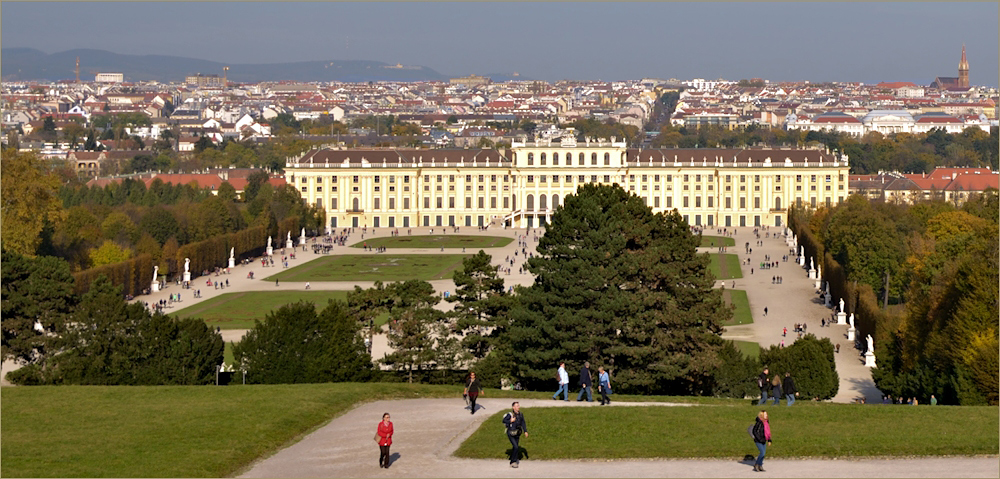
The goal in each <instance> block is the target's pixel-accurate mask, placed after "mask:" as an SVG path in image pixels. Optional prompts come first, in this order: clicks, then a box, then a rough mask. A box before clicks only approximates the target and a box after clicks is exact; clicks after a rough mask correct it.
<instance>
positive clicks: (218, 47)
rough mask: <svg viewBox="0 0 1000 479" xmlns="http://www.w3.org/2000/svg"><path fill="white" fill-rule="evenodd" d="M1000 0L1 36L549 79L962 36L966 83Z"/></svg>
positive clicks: (761, 72)
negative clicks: (369, 62)
mask: <svg viewBox="0 0 1000 479" xmlns="http://www.w3.org/2000/svg"><path fill="white" fill-rule="evenodd" d="M193 5H197V8H196V9H192V8H191V7H192V6H193ZM237 7H238V8H237ZM998 12H1000V7H998V5H997V4H995V3H971V2H970V3H947V4H946V3H864V2H861V3H810V4H795V3H717V4H704V3H698V4H693V3H573V2H565V3H425V2H404V3H284V4H278V3H272V2H260V3H240V2H232V3H208V4H192V3H182V2H159V3H98V2H94V3H91V2H72V3H21V2H4V4H3V7H2V13H3V16H2V29H0V32H2V43H3V46H4V47H27V48H35V49H38V50H41V51H44V52H46V53H56V52H61V51H66V50H71V49H76V48H94V49H102V50H108V51H111V52H115V53H121V54H130V55H147V54H156V55H172V56H182V57H191V58H199V59H205V60H212V61H219V62H227V63H282V62H294V61H314V60H317V61H326V60H331V61H332V60H372V61H381V62H386V63H390V64H395V63H401V64H403V65H420V66H426V67H429V68H432V69H434V70H436V71H438V72H440V73H442V74H444V75H450V76H464V75H469V74H478V75H488V74H498V73H506V74H511V73H514V72H517V73H519V74H520V75H521V76H523V77H527V78H533V79H540V80H546V81H558V80H564V79H570V80H604V81H613V80H627V79H639V78H645V77H652V78H664V79H666V78H678V79H691V78H705V79H716V78H725V79H727V80H739V79H743V78H764V79H769V80H771V81H811V82H825V81H841V82H865V83H878V82H880V81H886V82H894V81H909V82H914V83H916V84H918V85H927V84H929V83H930V82H932V81H933V80H934V78H935V77H937V76H955V75H956V72H957V69H958V60H959V58H960V54H961V48H962V46H963V45H965V47H966V50H967V52H968V57H969V64H970V75H969V76H970V82H971V84H973V85H983V86H993V87H995V86H997V84H998V80H997V72H998V70H1000V66H998V58H1000V53H998V47H997V37H998V24H997V16H998ZM608 18H614V19H615V20H613V21H609V20H608ZM151 22H152V23H155V25H156V28H155V29H153V28H151ZM39 25H45V27H46V28H38V26H39ZM102 25H108V26H109V28H103V27H102ZM81 26H85V28H81ZM152 31H155V32H156V33H155V34H150V33H149V32H152ZM122 39H127V41H124V42H123V41H122Z"/></svg>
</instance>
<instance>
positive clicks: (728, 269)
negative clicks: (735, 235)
mask: <svg viewBox="0 0 1000 479" xmlns="http://www.w3.org/2000/svg"><path fill="white" fill-rule="evenodd" d="M707 254H708V259H709V264H708V268H709V271H711V272H712V274H713V275H715V279H740V278H742V277H743V272H742V271H741V270H740V259H739V257H738V256H736V255H735V254H719V253H707ZM720 258H721V260H722V263H724V264H725V266H724V268H725V271H723V265H722V264H720Z"/></svg>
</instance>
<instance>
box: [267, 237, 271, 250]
mask: <svg viewBox="0 0 1000 479" xmlns="http://www.w3.org/2000/svg"><path fill="white" fill-rule="evenodd" d="M267 247H268V248H270V247H271V237H270V236H268V237H267Z"/></svg>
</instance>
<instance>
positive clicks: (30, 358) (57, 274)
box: [0, 251, 77, 364]
mask: <svg viewBox="0 0 1000 479" xmlns="http://www.w3.org/2000/svg"><path fill="white" fill-rule="evenodd" d="M0 269H2V276H3V281H0V291H2V292H3V301H2V304H3V308H2V310H3V319H2V324H3V328H2V329H3V351H2V355H3V359H4V360H8V359H13V360H14V361H17V362H19V363H21V364H27V363H34V362H38V361H39V360H41V359H42V358H44V357H46V356H47V355H48V354H49V353H50V346H51V344H52V339H53V337H54V336H55V335H58V334H61V333H62V332H63V331H64V327H65V323H64V321H65V318H66V315H68V314H69V313H70V311H72V310H73V308H74V305H75V304H76V299H77V298H76V297H75V296H74V295H73V276H71V275H70V273H69V264H67V263H66V262H65V261H63V260H61V259H58V258H54V257H51V256H42V257H38V258H28V257H26V256H23V255H20V254H18V253H13V252H9V251H4V252H3V260H2V262H0Z"/></svg>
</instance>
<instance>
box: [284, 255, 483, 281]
mask: <svg viewBox="0 0 1000 479" xmlns="http://www.w3.org/2000/svg"><path fill="white" fill-rule="evenodd" d="M469 256H471V255H467V254H389V253H380V254H376V253H372V254H364V255H342V256H324V257H322V258H319V259H316V260H313V261H310V262H308V263H306V264H304V265H301V266H296V267H294V268H291V269H289V270H286V271H282V272H280V273H277V274H274V275H271V276H268V277H267V278H264V281H274V280H275V279H277V280H280V281H302V282H304V281H379V280H381V281H406V280H409V279H422V280H433V279H447V278H451V275H452V272H453V271H455V270H456V269H458V268H461V267H462V260H463V259H464V258H468V257H469Z"/></svg>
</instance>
